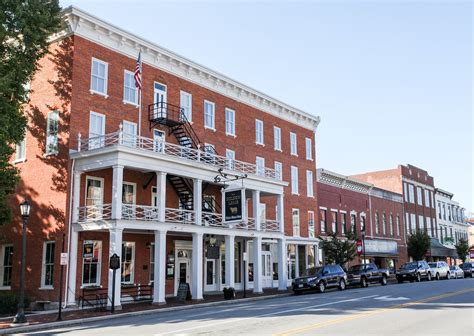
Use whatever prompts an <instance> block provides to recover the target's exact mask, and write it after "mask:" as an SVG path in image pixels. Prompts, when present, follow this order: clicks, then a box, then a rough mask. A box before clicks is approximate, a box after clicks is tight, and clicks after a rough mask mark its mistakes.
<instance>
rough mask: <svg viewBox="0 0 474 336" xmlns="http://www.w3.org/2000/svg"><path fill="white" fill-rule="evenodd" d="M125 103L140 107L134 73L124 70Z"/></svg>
mask: <svg viewBox="0 0 474 336" xmlns="http://www.w3.org/2000/svg"><path fill="white" fill-rule="evenodd" d="M123 102H124V103H130V104H134V105H138V88H137V87H136V86H135V77H134V73H133V72H131V71H128V70H124V76H123Z"/></svg>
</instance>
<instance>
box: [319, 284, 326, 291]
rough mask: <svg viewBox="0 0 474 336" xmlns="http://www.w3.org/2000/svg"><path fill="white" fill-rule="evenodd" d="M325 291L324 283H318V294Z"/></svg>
mask: <svg viewBox="0 0 474 336" xmlns="http://www.w3.org/2000/svg"><path fill="white" fill-rule="evenodd" d="M325 290H326V285H325V284H324V282H322V281H320V282H319V284H318V291H319V292H320V293H324V291H325Z"/></svg>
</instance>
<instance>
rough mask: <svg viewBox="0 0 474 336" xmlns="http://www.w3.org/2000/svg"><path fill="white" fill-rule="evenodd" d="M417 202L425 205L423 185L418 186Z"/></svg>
mask: <svg viewBox="0 0 474 336" xmlns="http://www.w3.org/2000/svg"><path fill="white" fill-rule="evenodd" d="M416 203H418V205H423V189H421V187H416Z"/></svg>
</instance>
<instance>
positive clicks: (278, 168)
mask: <svg viewBox="0 0 474 336" xmlns="http://www.w3.org/2000/svg"><path fill="white" fill-rule="evenodd" d="M275 175H276V178H278V179H279V180H280V181H282V180H283V165H282V164H281V162H278V161H275Z"/></svg>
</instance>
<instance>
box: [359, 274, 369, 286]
mask: <svg viewBox="0 0 474 336" xmlns="http://www.w3.org/2000/svg"><path fill="white" fill-rule="evenodd" d="M368 285H369V284H368V283H367V279H366V278H365V277H362V278H361V279H360V287H362V288H365V287H367V286H368Z"/></svg>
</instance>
